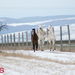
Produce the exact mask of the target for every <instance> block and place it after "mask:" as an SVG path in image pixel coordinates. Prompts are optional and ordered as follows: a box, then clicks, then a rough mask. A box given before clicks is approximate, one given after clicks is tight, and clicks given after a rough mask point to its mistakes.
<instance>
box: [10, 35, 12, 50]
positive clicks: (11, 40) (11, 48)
mask: <svg viewBox="0 0 75 75" xmlns="http://www.w3.org/2000/svg"><path fill="white" fill-rule="evenodd" d="M10 44H11V49H12V34H10Z"/></svg>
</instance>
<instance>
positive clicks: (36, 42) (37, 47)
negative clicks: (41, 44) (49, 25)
mask: <svg viewBox="0 0 75 75" xmlns="http://www.w3.org/2000/svg"><path fill="white" fill-rule="evenodd" d="M37 49H38V42H36V50H37Z"/></svg>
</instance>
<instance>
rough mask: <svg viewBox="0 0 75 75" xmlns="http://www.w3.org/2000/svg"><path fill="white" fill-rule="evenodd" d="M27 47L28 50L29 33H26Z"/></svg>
mask: <svg viewBox="0 0 75 75" xmlns="http://www.w3.org/2000/svg"><path fill="white" fill-rule="evenodd" d="M26 46H27V49H28V33H27V32H26Z"/></svg>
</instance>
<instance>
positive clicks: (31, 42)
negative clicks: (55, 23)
mask: <svg viewBox="0 0 75 75" xmlns="http://www.w3.org/2000/svg"><path fill="white" fill-rule="evenodd" d="M31 35H32V31H31ZM31 49H33V48H32V40H31Z"/></svg>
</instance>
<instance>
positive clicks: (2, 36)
mask: <svg viewBox="0 0 75 75" xmlns="http://www.w3.org/2000/svg"><path fill="white" fill-rule="evenodd" d="M1 40H2V49H3V35H2V36H1Z"/></svg>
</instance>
